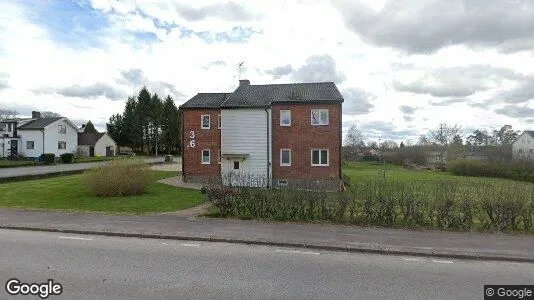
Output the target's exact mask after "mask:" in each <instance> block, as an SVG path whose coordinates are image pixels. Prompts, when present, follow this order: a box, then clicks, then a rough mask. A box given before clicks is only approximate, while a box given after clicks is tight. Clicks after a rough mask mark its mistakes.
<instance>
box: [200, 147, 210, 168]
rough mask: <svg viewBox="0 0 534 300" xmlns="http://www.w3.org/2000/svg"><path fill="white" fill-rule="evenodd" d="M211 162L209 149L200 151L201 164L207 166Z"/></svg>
mask: <svg viewBox="0 0 534 300" xmlns="http://www.w3.org/2000/svg"><path fill="white" fill-rule="evenodd" d="M210 162H211V152H210V150H209V149H204V150H202V164H206V165H209V164H210Z"/></svg>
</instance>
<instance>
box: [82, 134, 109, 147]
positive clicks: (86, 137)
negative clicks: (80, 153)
mask: <svg viewBox="0 0 534 300" xmlns="http://www.w3.org/2000/svg"><path fill="white" fill-rule="evenodd" d="M104 134H105V133H104V132H87V133H85V132H84V133H81V132H78V145H89V146H91V145H95V144H96V142H98V140H99V139H100V138H101V137H103V136H104Z"/></svg>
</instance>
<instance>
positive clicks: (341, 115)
mask: <svg viewBox="0 0 534 300" xmlns="http://www.w3.org/2000/svg"><path fill="white" fill-rule="evenodd" d="M342 110H343V105H342V104H339V151H338V152H339V179H340V180H341V181H343V170H342V165H343V164H342V162H341V147H342V146H343V145H342V141H343V128H342V127H343V126H342V124H343V122H342V120H341V118H342V117H343V111H342Z"/></svg>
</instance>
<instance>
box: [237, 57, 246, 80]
mask: <svg viewBox="0 0 534 300" xmlns="http://www.w3.org/2000/svg"><path fill="white" fill-rule="evenodd" d="M244 64H245V62H244V61H242V62H240V63H239V64H238V65H237V75H238V79H239V80H241V74H242V73H243V65H244Z"/></svg>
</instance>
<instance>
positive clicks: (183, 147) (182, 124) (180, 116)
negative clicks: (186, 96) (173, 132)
mask: <svg viewBox="0 0 534 300" xmlns="http://www.w3.org/2000/svg"><path fill="white" fill-rule="evenodd" d="M178 118H180V119H181V121H182V122H180V123H181V124H180V127H181V130H182V146H181V148H182V149H180V154H181V156H182V180H183V181H184V182H186V180H185V174H184V156H185V155H184V154H185V139H184V137H185V133H184V128H185V126H184V111H183V110H180V109H179V110H178Z"/></svg>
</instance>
